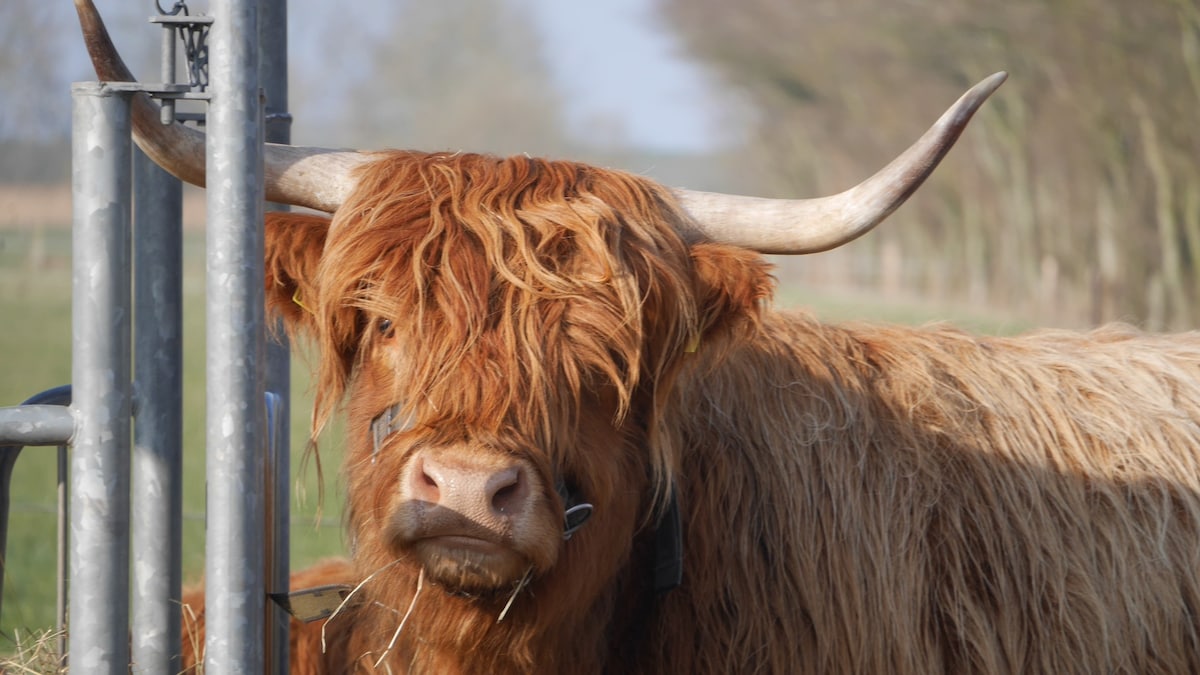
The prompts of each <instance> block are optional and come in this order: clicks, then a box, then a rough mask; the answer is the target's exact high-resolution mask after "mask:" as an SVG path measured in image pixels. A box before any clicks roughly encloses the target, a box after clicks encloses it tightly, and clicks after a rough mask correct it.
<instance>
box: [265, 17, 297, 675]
mask: <svg viewBox="0 0 1200 675" xmlns="http://www.w3.org/2000/svg"><path fill="white" fill-rule="evenodd" d="M287 29H288V21H287V0H262V8H261V11H260V14H259V39H258V44H259V49H260V54H259V74H260V77H261V78H262V86H263V92H264V94H265V95H266V111H265V112H266V126H265V137H266V141H267V142H268V143H282V144H289V143H291V141H292V129H291V115H289V114H288V72H287V55H288V42H287V33H288V31H287ZM267 208H268V209H271V210H287V209H288V207H287V206H286V205H283V204H268V205H267ZM266 388H267V391H268V392H270V394H273V395H274V397H275V400H274V406H273V407H272V408H271V410H272V411H273V412H274V415H275V418H274V423H273V424H271V427H270V428H271V432H272V434H273V442H272V443H271V449H272V453H271V455H270V457H269V458H268V462H269V463H268V467H267V480H266V484H265V486H264V487H265V488H266V491H265V494H266V507H267V514H266V526H267V531H266V532H265V533H264V534H265V536H264V541H265V546H264V551H265V554H266V555H265V560H264V561H263V562H264V565H265V574H266V583H267V591H268V592H272V593H273V592H287V591H288V590H289V589H288V577H289V573H290V566H291V560H290V551H291V532H290V530H289V528H290V526H291V509H290V505H291V504H290V501H289V495H290V488H291V425H290V424H289V422H290V419H291V409H292V398H291V389H292V378H291V350H290V347H289V345H288V339H287V335H286V334H285V333H284V331H283V329H282V326H278V325H277V326H275V330H272V331H271V337H270V339H269V340H268V341H267V363H266ZM270 394H269V395H270ZM265 609H266V618H265V620H266V622H267V623H266V626H267V628H266V636H265V656H266V661H267V663H266V668H265V670H264V672H268V673H280V674H282V673H287V672H289V664H288V628H289V626H288V624H289V621H290V617H289V616H288V614H287V612H284V611H283V609H282V608H281V607H279V606H278V605H276V604H275V603H273V602H268V603H266V605H265Z"/></svg>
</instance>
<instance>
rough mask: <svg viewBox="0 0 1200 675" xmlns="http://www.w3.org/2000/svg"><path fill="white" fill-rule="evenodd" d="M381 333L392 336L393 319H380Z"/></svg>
mask: <svg viewBox="0 0 1200 675" xmlns="http://www.w3.org/2000/svg"><path fill="white" fill-rule="evenodd" d="M379 333H380V334H381V335H385V336H389V337H390V336H391V334H392V320H391V319H380V320H379Z"/></svg>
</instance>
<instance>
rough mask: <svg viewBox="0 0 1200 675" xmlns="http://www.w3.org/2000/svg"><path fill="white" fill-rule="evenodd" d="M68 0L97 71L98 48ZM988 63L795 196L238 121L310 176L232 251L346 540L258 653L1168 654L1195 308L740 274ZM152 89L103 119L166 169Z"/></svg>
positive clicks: (276, 170)
mask: <svg viewBox="0 0 1200 675" xmlns="http://www.w3.org/2000/svg"><path fill="white" fill-rule="evenodd" d="M76 4H77V5H78V6H79V8H80V12H81V18H82V20H83V23H84V26H85V33H86V34H87V35H88V43H89V46H90V47H91V48H92V49H93V58H94V60H95V63H96V67H97V72H98V73H99V75H100V77H101V78H105V79H117V80H123V79H128V78H129V75H128V72H127V71H126V70H124V68H123V66H121V64H120V62H119V59H117V58H116V57H115V55H114V53H113V52H112V50H111V45H109V44H108V42H107V38H106V37H105V36H104V35H103V34H102V28H101V27H100V26H99V24H98V19H97V18H96V17H95V15H94V10H93V8H91V7H90V3H89V2H87V0H77V3H76ZM1002 79H1003V75H998V76H993V77H992V78H989V79H987V80H985V81H984V82H983V83H981V84H980V85H978V86H977V87H976V88H974V89H972V90H971V91H970V92H968V93H967V94H966V95H965V96H964V97H963V98H962V99H960V101H959V102H958V103H956V104H955V105H954V106H953V107H952V108H951V109H950V110H949V111H948V112H947V113H946V115H944V116H943V117H942V119H941V120H939V122H938V123H937V124H936V125H935V126H934V127H933V128H932V129H931V130H930V132H929V133H927V134H926V136H924V137H923V138H922V139H921V140H919V141H918V142H917V143H916V144H915V145H914V146H913V147H912V148H910V149H909V150H908V151H906V152H905V153H904V154H902V155H901V156H900V157H899V158H898V159H897V160H896V161H895V162H893V163H892V164H891V165H889V167H888V168H887V169H885V170H884V171H882V172H881V173H879V174H877V175H876V176H874V177H872V178H870V179H868V180H867V181H865V182H864V183H863V184H861V185H860V186H858V187H856V188H854V189H852V190H851V191H848V192H846V193H843V194H841V195H835V196H834V197H830V198H825V199H819V200H805V201H793V200H785V201H769V200H755V199H751V198H744V197H727V196H722V195H707V194H697V193H693V192H688V191H685V190H672V189H668V188H665V187H663V186H661V185H659V184H657V183H655V182H652V181H650V180H647V179H645V178H642V177H638V176H633V175H629V174H626V173H622V172H618V171H611V170H605V169H599V168H595V167H591V166H587V165H583V164H577V163H572V162H564V161H549V160H543V159H533V158H528V157H522V156H519V157H512V158H497V157H491V156H486V155H475V154H466V153H454V154H450V153H420V152H404V151H393V152H381V153H354V152H334V151H327V150H322V149H316V148H291V147H279V146H271V147H269V148H268V149H267V158H266V163H267V169H266V174H267V188H266V189H267V195H268V197H269V198H271V199H272V200H275V201H283V202H288V203H293V204H301V205H305V206H309V207H313V208H316V209H319V210H323V211H326V212H329V213H330V214H331V216H329V217H323V216H313V215H293V214H273V215H271V216H270V217H269V218H268V221H267V225H266V227H267V230H266V249H267V261H266V288H267V302H268V304H269V307H270V308H271V309H272V310H273V312H274V313H275V314H277V315H278V316H281V317H283V319H284V321H285V322H286V324H287V326H288V329H289V330H290V331H291V332H292V333H295V334H300V335H307V336H310V337H311V338H312V339H314V340H315V341H316V343H317V344H318V345H319V348H320V352H319V353H320V356H319V361H318V373H317V393H318V400H317V403H316V409H315V411H314V420H315V422H314V426H315V430H320V428H321V427H322V426H323V425H324V424H325V422H326V421H328V420H329V419H330V417H331V416H332V415H334V414H337V413H338V412H339V411H341V412H342V413H344V415H345V417H346V419H347V425H346V438H345V457H346V458H345V465H344V474H345V479H346V481H347V486H346V495H347V499H348V504H347V507H348V508H347V510H348V516H347V531H348V538H349V540H350V546H351V550H352V562H351V563H347V564H343V565H340V566H336V567H335V568H334V569H333V574H334V576H335V577H336V578H337V580H338V581H340V582H348V583H352V584H353V585H355V586H356V590H355V592H354V594H353V596H352V597H350V598H348V599H347V602H346V603H345V605H344V606H343V608H342V609H341V610H340V611H339V614H338V615H337V616H335V617H333V618H332V619H328V620H327V621H326V623H324V625H323V626H321V625H318V624H313V625H311V626H308V627H305V628H303V629H301V630H300V632H299V633H298V635H297V637H296V639H295V641H294V644H293V648H294V650H299V651H303V652H304V653H303V654H301V655H299V656H297V655H293V657H292V658H293V662H294V663H295V664H297V666H298V668H299V667H301V664H303V667H309V666H311V667H312V668H313V670H312V671H311V672H330V673H342V672H372V671H378V672H393V673H402V672H406V673H564V672H571V673H663V672H672V673H710V674H716V673H963V672H986V673H1002V672H1044V673H1105V672H1109V673H1111V672H1136V673H1183V672H1200V617H1198V613H1197V612H1198V610H1200V335H1195V334H1185V335H1173V336H1156V335H1148V334H1144V333H1140V332H1138V331H1136V330H1134V329H1132V328H1128V327H1121V326H1114V327H1108V328H1104V329H1101V330H1097V331H1095V332H1092V333H1088V334H1076V333H1067V332H1040V333H1034V334H1030V335H1025V336H1021V337H1016V338H1000V337H980V336H974V335H969V334H966V333H963V332H960V331H958V330H955V329H953V328H948V327H944V326H931V327H923V328H908V327H888V326H873V325H857V324H854V325H830V324H826V323H822V322H820V321H818V320H816V319H814V318H813V317H811V316H810V315H808V314H806V313H803V312H783V311H777V310H775V309H772V308H771V307H770V306H769V304H768V303H769V300H770V299H771V295H772V292H773V281H772V277H771V270H770V266H769V265H768V263H767V262H766V261H765V260H764V258H763V257H762V255H761V253H762V252H776V253H780V252H782V253H809V252H816V251H820V250H824V249H827V248H831V247H834V246H838V245H841V244H843V243H845V242H847V241H849V240H850V239H853V238H854V237H856V236H858V235H860V234H862V233H863V232H864V231H866V230H868V229H870V228H871V227H873V226H874V225H875V224H876V223H878V222H879V221H880V220H882V219H883V218H884V217H886V216H887V215H888V214H889V213H890V212H891V211H892V210H893V209H895V208H896V207H897V206H898V205H899V204H900V202H902V201H903V200H904V199H905V198H906V197H907V196H908V195H909V194H911V193H912V192H913V191H914V190H915V189H916V187H917V186H918V185H919V184H920V182H921V181H922V180H923V179H924V177H925V176H926V175H928V173H929V172H930V171H932V169H933V166H934V165H935V164H936V163H937V161H938V160H939V159H940V157H941V156H942V155H943V154H944V153H945V152H946V150H947V149H948V148H949V147H950V145H951V144H952V143H953V142H954V140H955V139H956V138H957V136H958V134H959V132H960V131H961V130H962V128H963V127H964V125H965V124H966V122H967V120H968V119H969V117H970V115H971V114H972V113H973V112H974V110H975V109H976V108H977V107H978V105H979V104H980V103H982V101H983V99H984V98H986V96H987V95H988V94H990V93H991V91H992V90H994V89H995V88H996V87H997V86H999V84H1000V82H1001V80H1002ZM157 115H158V113H157V111H156V110H155V109H154V106H153V104H152V103H151V102H150V101H149V100H148V99H139V100H138V101H137V108H136V110H135V121H136V127H137V129H138V134H139V143H141V144H142V146H143V148H144V149H145V150H146V151H147V152H148V154H150V155H151V156H152V157H155V158H157V159H158V160H159V161H161V162H163V163H164V164H165V165H166V168H168V169H169V170H171V171H172V172H174V173H176V175H179V176H180V177H182V178H184V179H186V180H190V181H192V182H202V177H203V154H202V153H201V154H199V155H197V154H196V153H195V152H194V151H195V149H196V147H197V145H196V144H198V143H199V142H200V137H199V135H198V134H196V133H195V132H192V131H190V130H187V129H183V128H181V127H179V126H178V125H175V126H163V125H160V124H159V123H158V121H157V120H158V116H157ZM181 148H182V149H181ZM189 148H191V149H190V150H189ZM585 506H586V508H584V507H585ZM588 512H590V513H591V517H590V519H588V520H586V522H584V521H583V515H584V514H585V513H588ZM676 521H677V523H678V526H676ZM677 544H681V547H682V548H681V549H680V550H679V551H675V550H673V549H675V546H676V545H677ZM676 582H678V586H677V587H676V588H674V589H673V590H669V591H668V590H666V589H667V588H669V587H670V586H672V585H674V584H675V583H676ZM322 632H324V633H325V637H326V645H325V648H324V653H323V654H320V653H315V652H318V650H319V649H320V648H321V647H320V645H321V640H320V639H319V637H320V634H321V633H322Z"/></svg>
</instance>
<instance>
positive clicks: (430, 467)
mask: <svg viewBox="0 0 1200 675" xmlns="http://www.w3.org/2000/svg"><path fill="white" fill-rule="evenodd" d="M410 475H412V479H410V483H411V485H412V490H413V491H414V495H413V496H414V497H416V498H417V499H420V500H422V501H426V502H430V503H432V504H436V503H438V501H440V500H441V495H442V490H441V488H442V482H443V481H442V480H439V476H438V467H437V465H436V464H433V463H431V462H427V461H421V463H420V465H419V466H418V467H417V470H416V471H414V472H413V473H412V474H410Z"/></svg>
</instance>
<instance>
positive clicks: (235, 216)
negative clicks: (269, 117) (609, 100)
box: [204, 0, 266, 675]
mask: <svg viewBox="0 0 1200 675" xmlns="http://www.w3.org/2000/svg"><path fill="white" fill-rule="evenodd" d="M211 11H212V16H213V19H214V22H213V27H212V32H211V34H210V39H211V46H210V55H211V61H210V63H209V77H210V79H211V91H212V103H211V104H210V106H209V111H208V150H207V154H208V176H207V184H208V192H207V197H208V219H209V220H208V233H207V248H208V273H207V278H208V283H207V288H208V299H207V316H208V361H207V381H208V404H207V457H206V461H207V476H208V497H207V503H208V513H207V533H206V536H205V547H206V556H205V570H206V574H205V576H206V580H207V581H206V583H207V586H206V593H205V615H206V618H207V632H206V639H205V660H204V667H205V672H206V673H209V675H222V674H224V673H259V672H262V671H263V634H264V633H263V631H264V630H265V626H264V622H263V613H264V612H265V609H264V608H263V604H264V602H265V588H264V583H263V582H264V580H263V563H262V560H263V552H262V547H261V544H262V542H261V537H262V532H263V527H264V523H263V519H264V516H263V497H262V489H261V486H262V481H263V473H264V469H263V463H264V455H265V443H266V420H265V413H264V405H265V404H264V400H263V374H262V371H263V360H264V353H263V352H264V347H263V332H264V331H263V234H262V232H263V230H262V215H263V206H262V203H263V189H262V174H263V169H262V139H263V129H262V99H261V96H260V93H259V87H258V51H257V41H258V3H257V2H255V1H254V0H215V1H214V2H213V3H212V5H211Z"/></svg>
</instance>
